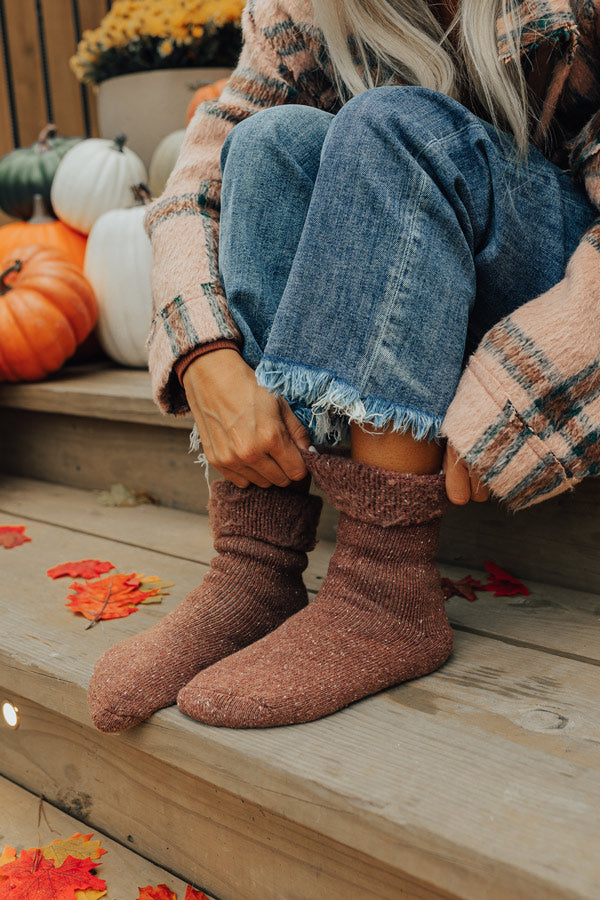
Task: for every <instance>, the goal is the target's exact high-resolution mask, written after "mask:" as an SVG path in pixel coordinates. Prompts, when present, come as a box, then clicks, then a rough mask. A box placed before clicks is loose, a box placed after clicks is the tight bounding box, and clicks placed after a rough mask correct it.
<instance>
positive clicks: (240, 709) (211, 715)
mask: <svg viewBox="0 0 600 900" xmlns="http://www.w3.org/2000/svg"><path fill="white" fill-rule="evenodd" d="M177 706H178V707H179V709H180V710H181V711H182V712H183V713H185V714H186V715H187V716H191V718H192V719H196V721H197V722H202V723H203V724H204V725H214V726H217V727H225V728H272V727H275V726H278V725H285V724H292V722H291V721H290V710H289V709H288V708H287V707H286V706H285V705H284V706H282V705H275V704H273V705H271V704H270V703H269V701H268V700H267V699H263V698H260V697H253V696H250V695H248V694H244V693H238V692H237V691H236V690H222V691H219V690H213V689H211V688H206V689H203V687H202V679H201V678H200V677H198V678H195V679H194V683H193V684H192V685H191V686H190V685H186V687H184V688H183V689H182V690H181V691H180V692H179V694H178V695H177ZM292 721H293V720H292Z"/></svg>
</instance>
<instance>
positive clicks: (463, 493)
mask: <svg viewBox="0 0 600 900" xmlns="http://www.w3.org/2000/svg"><path fill="white" fill-rule="evenodd" d="M442 468H443V471H444V475H445V476H446V493H447V494H448V499H449V500H450V502H451V503H456V504H458V505H460V506H463V505H464V504H465V503H468V502H469V500H475V502H476V503H483V502H484V500H487V499H488V497H489V496H490V491H489V488H487V487H486V486H485V485H484V484H482V483H481V481H480V480H479V478H478V477H477V475H472V474H471V473H470V471H469V467H468V466H467V464H466V463H465V462H464V461H463V460H462V459H461V458H460V457H459V455H458V453H457V452H456V451H455V450H454V449H453V448H452V447H451V446H450V444H446V451H445V453H444V461H443V463H442Z"/></svg>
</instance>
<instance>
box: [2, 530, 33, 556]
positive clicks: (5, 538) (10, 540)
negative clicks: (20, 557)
mask: <svg viewBox="0 0 600 900" xmlns="http://www.w3.org/2000/svg"><path fill="white" fill-rule="evenodd" d="M26 527H27V526H26V525H0V547H4V548H5V549H6V550H12V549H13V547H18V546H20V544H27V543H28V542H31V538H30V537H27V535H26V534H25V528H26Z"/></svg>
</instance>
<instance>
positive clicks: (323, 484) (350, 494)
mask: <svg viewBox="0 0 600 900" xmlns="http://www.w3.org/2000/svg"><path fill="white" fill-rule="evenodd" d="M302 456H303V458H304V461H305V463H306V466H307V468H308V470H309V472H310V473H311V474H312V476H313V478H314V479H315V481H316V483H317V484H318V486H319V487H320V488H321V490H322V491H323V492H324V493H325V494H326V496H327V499H328V500H329V502H330V503H332V504H333V505H334V506H335V508H336V509H338V510H339V511H340V512H343V513H346V514H347V515H348V516H351V517H352V518H354V519H359V520H360V521H363V522H372V523H375V524H378V525H382V526H384V527H385V526H390V525H418V524H422V523H424V522H430V521H432V520H433V519H437V518H440V517H441V516H442V515H443V513H444V511H445V509H446V508H447V505H448V499H447V497H446V488H445V478H444V475H441V474H440V475H414V474H412V473H406V472H394V471H392V470H390V469H380V468H378V467H377V466H369V465H367V464H366V463H361V462H357V461H355V460H353V459H350V457H349V456H348V455H347V454H342V453H335V452H331V451H328V452H319V453H315V452H310V451H307V452H303V453H302Z"/></svg>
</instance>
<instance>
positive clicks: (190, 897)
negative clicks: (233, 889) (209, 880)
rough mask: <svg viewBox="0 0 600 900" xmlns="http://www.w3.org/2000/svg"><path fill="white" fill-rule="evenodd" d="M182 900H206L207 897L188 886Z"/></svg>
mask: <svg viewBox="0 0 600 900" xmlns="http://www.w3.org/2000/svg"><path fill="white" fill-rule="evenodd" d="M183 900H208V897H207V896H206V894H203V893H202V891H197V890H196V889H195V888H193V887H190V886H189V885H188V888H187V891H186V892H185V897H184V898H183Z"/></svg>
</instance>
